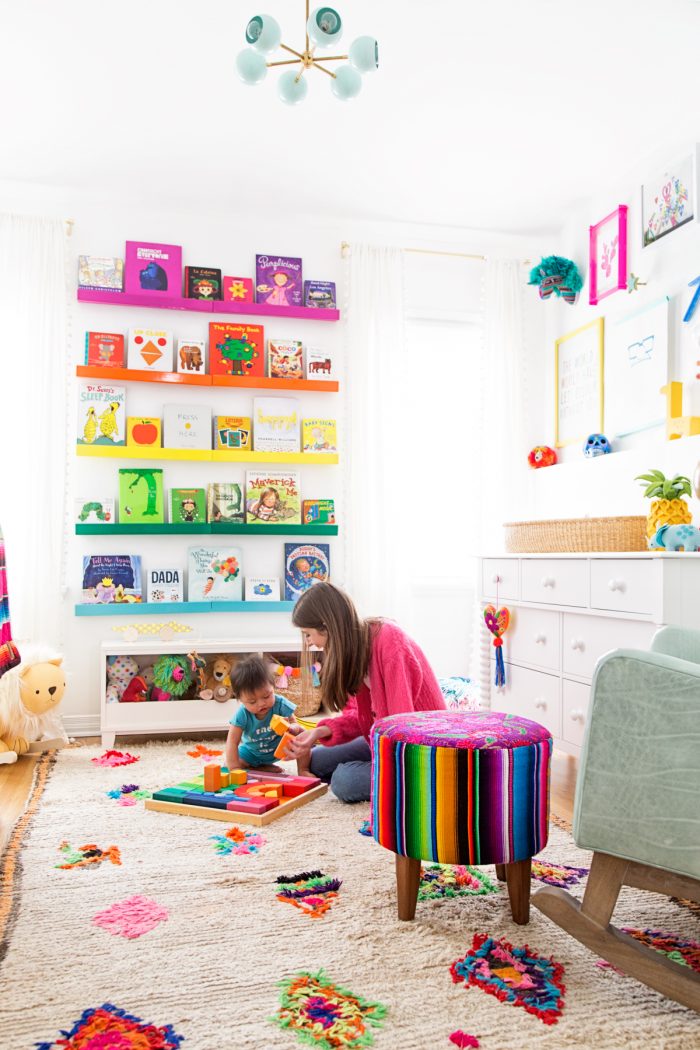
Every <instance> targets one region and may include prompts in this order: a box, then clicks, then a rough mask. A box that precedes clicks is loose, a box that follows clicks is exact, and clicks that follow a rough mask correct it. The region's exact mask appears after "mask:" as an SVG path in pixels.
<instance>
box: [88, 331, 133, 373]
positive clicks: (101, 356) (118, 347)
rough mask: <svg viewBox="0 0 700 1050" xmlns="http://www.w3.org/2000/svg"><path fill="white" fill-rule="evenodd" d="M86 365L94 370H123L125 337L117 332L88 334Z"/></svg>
mask: <svg viewBox="0 0 700 1050" xmlns="http://www.w3.org/2000/svg"><path fill="white" fill-rule="evenodd" d="M85 364H86V365H90V367H92V368H123V367H124V336H123V335H119V334H118V333H116V332H86V333H85Z"/></svg>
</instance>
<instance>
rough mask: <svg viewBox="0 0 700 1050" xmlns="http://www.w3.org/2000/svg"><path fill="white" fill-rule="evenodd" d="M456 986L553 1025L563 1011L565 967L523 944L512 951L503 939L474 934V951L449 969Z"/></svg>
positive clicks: (511, 947) (511, 946) (512, 948)
mask: <svg viewBox="0 0 700 1050" xmlns="http://www.w3.org/2000/svg"><path fill="white" fill-rule="evenodd" d="M450 973H451V974H452V980H453V981H454V982H455V984H458V983H459V982H460V981H464V983H465V984H471V985H474V986H475V987H477V988H481V989H482V990H483V991H484V992H488V994H489V995H495V996H496V998H497V999H500V1000H501V1001H502V1002H506V1003H512V1004H513V1006H522V1007H523V1009H524V1010H527V1012H528V1013H529V1014H534V1015H535V1017H539V1019H540V1020H541V1021H543V1022H544V1023H545V1024H556V1023H557V1021H558V1020H559V1015H560V1014H561V1012H562V1010H563V1009H564V992H565V991H566V988H565V986H564V985H563V984H562V977H563V976H564V967H563V966H562V965H561V963H558V962H555V961H554V959H546V958H544V957H542V956H540V955H537V953H536V952H533V951H531V949H530V948H528V946H527V945H526V944H525V945H523V946H522V947H521V948H514V947H513V945H512V944H509V942H508V941H506V940H505V939H504V938H503V937H499V938H498V939H495V938H493V937H489V936H488V935H487V934H485V933H475V934H474V942H473V947H472V950H471V951H470V952H467V954H466V955H465V956H464V958H463V959H458V960H457V961H456V962H454V963H452V966H451V967H450Z"/></svg>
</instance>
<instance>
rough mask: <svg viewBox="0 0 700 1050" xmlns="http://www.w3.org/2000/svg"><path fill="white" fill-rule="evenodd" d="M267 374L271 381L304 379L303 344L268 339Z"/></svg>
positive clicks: (294, 340) (288, 340)
mask: <svg viewBox="0 0 700 1050" xmlns="http://www.w3.org/2000/svg"><path fill="white" fill-rule="evenodd" d="M267 374H268V376H270V378H271V379H303V377H304V370H303V368H302V344H301V343H300V342H299V341H298V340H297V339H268V341H267Z"/></svg>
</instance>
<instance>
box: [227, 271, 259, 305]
mask: <svg viewBox="0 0 700 1050" xmlns="http://www.w3.org/2000/svg"><path fill="white" fill-rule="evenodd" d="M224 299H225V301H226V302H227V303H252V302H253V301H254V300H253V279H252V277H224Z"/></svg>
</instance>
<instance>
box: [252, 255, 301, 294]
mask: <svg viewBox="0 0 700 1050" xmlns="http://www.w3.org/2000/svg"><path fill="white" fill-rule="evenodd" d="M255 301H256V303H267V305H268V306H303V304H304V282H303V279H302V268H301V259H295V258H290V257H289V256H285V255H256V256H255Z"/></svg>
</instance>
